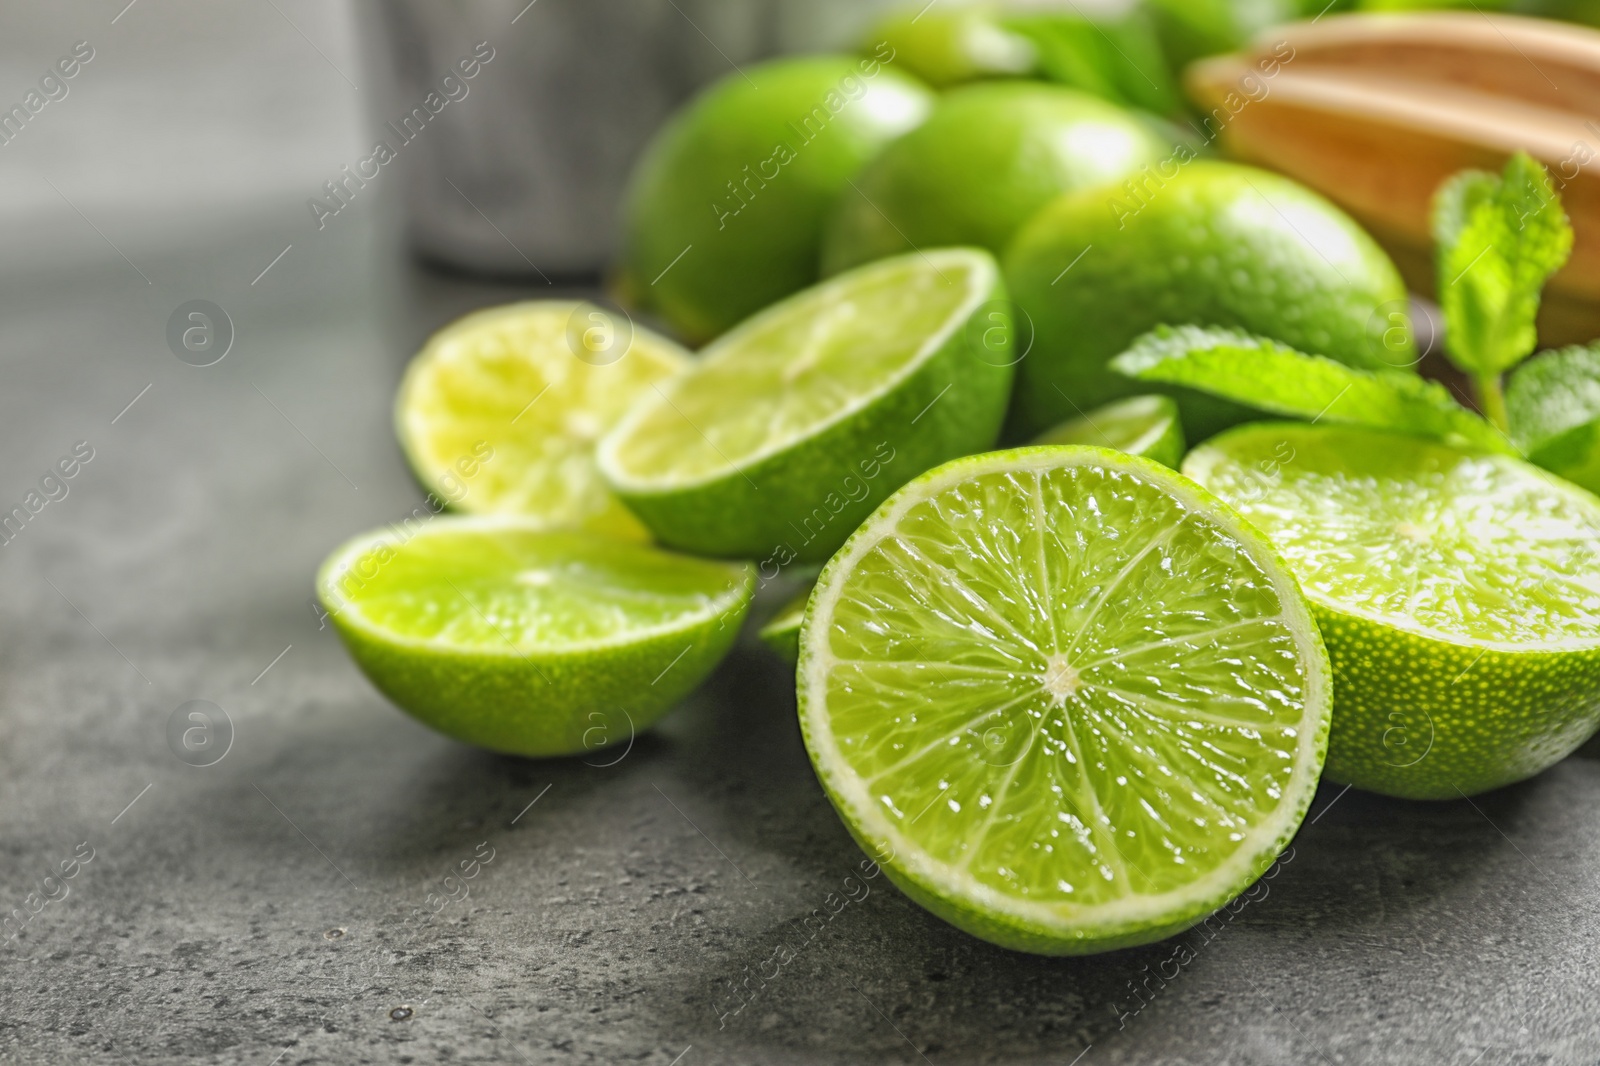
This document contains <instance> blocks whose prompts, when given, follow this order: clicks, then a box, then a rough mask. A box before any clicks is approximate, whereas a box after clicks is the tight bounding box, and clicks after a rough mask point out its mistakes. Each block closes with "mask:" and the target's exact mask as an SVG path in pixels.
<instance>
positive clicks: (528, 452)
mask: <svg viewBox="0 0 1600 1066" xmlns="http://www.w3.org/2000/svg"><path fill="white" fill-rule="evenodd" d="M586 308H587V309H588V311H589V312H590V314H591V315H598V316H599V320H600V322H601V326H602V327H603V328H605V329H606V330H609V331H610V333H611V337H610V340H611V341H612V343H613V344H616V345H619V346H620V345H625V346H626V347H625V349H624V350H622V351H620V352H607V351H599V352H593V353H588V352H586V353H585V357H582V358H580V356H579V355H578V354H577V353H576V351H575V349H574V344H575V343H580V342H582V340H583V339H584V338H586V337H587V336H588V333H587V332H586V329H587V327H588V321H587V318H584V317H582V316H583V313H584V311H585V309H586ZM580 319H581V320H580ZM690 365H691V357H690V355H689V353H688V352H687V351H685V350H684V349H682V348H680V347H679V346H678V345H676V344H674V343H673V342H671V341H669V340H667V339H666V338H664V337H661V336H658V335H657V334H655V333H652V332H651V331H649V330H647V329H645V328H643V327H635V326H632V325H631V324H630V323H627V322H626V321H624V320H620V318H619V316H617V315H615V314H614V313H612V312H607V311H605V310H604V309H602V308H599V307H596V306H594V305H590V304H585V303H584V302H582V301H571V300H537V301H527V302H523V303H515V304H506V305H503V306H499V307H491V308H485V309H483V310H479V311H475V312H473V313H471V314H468V315H466V316H464V317H462V318H460V319H457V320H456V321H454V322H452V323H450V324H449V325H447V326H445V327H444V328H443V329H441V330H439V331H438V332H437V333H435V334H434V335H433V336H432V337H430V338H429V339H428V342H427V343H426V344H425V345H424V346H423V348H422V350H421V351H420V352H419V353H418V354H417V356H416V358H414V359H413V360H412V361H411V364H410V365H409V366H408V367H407V369H406V373H405V377H404V378H403V380H402V382H401V385H400V388H399V390H398V392H397V394H396V399H395V411H394V422H395V432H396V435H397V436H398V437H399V440H400V443H401V447H402V450H403V451H404V452H405V455H406V460H407V462H408V463H409V464H410V466H411V468H412V471H413V472H414V473H415V474H416V477H417V479H418V480H419V481H420V482H421V483H422V484H423V486H424V487H425V488H427V489H428V490H429V492H430V493H431V494H432V496H433V498H434V500H436V501H437V503H438V505H439V506H440V507H448V508H450V509H451V510H455V511H461V512H464V513H468V514H520V515H526V516H528V517H531V518H538V519H542V520H543V521H544V523H545V525H546V526H548V527H550V528H562V527H574V528H586V529H594V530H596V531H598V532H603V533H609V534H612V535H616V536H626V537H630V538H632V539H636V540H643V539H647V535H646V534H645V532H644V529H643V527H642V526H640V525H639V523H638V521H637V519H635V518H634V517H633V516H632V515H631V514H630V513H629V512H628V511H627V510H626V509H625V508H624V507H623V506H622V504H621V503H620V502H619V501H618V500H617V499H616V498H615V497H614V496H612V495H611V493H610V492H609V491H608V490H607V489H606V487H605V484H604V481H603V480H602V479H601V477H600V475H599V472H598V471H597V470H596V469H595V463H594V448H595V443H596V441H597V440H598V438H599V436H600V435H602V434H603V433H604V432H605V431H606V430H608V429H610V427H611V426H612V425H614V424H615V423H616V422H617V421H618V420H619V419H620V418H621V417H622V415H623V413H624V412H625V411H626V410H627V408H628V407H629V406H631V404H632V403H633V401H634V400H635V399H636V397H637V396H638V395H640V393H641V392H644V391H647V390H648V389H649V388H650V386H651V385H653V384H655V383H658V382H664V381H666V380H668V379H669V378H672V377H676V376H678V375H679V374H681V373H683V372H684V371H685V370H686V369H688V367H689V366H690Z"/></svg>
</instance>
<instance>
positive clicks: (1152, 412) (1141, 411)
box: [1033, 395, 1184, 470]
mask: <svg viewBox="0 0 1600 1066" xmlns="http://www.w3.org/2000/svg"><path fill="white" fill-rule="evenodd" d="M1033 443H1034V444H1087V445H1091V446H1093V447H1097V448H1112V449H1114V450H1116V451H1119V452H1126V453H1127V454H1129V455H1139V456H1143V457H1144V458H1146V459H1152V460H1154V461H1156V462H1158V463H1160V464H1161V465H1162V466H1167V467H1171V468H1172V469H1174V470H1176V469H1177V468H1178V464H1179V463H1180V462H1182V461H1183V449H1184V439H1183V424H1182V422H1181V421H1180V420H1179V417H1178V404H1177V401H1176V400H1173V399H1172V398H1171V397H1170V396H1154V395H1150V396H1130V397H1128V398H1127V399H1126V400H1118V401H1116V402H1114V403H1108V404H1106V405H1105V406H1104V407H1097V408H1095V409H1094V410H1093V411H1090V412H1089V413H1087V414H1085V415H1080V416H1079V417H1077V418H1074V419H1071V420H1070V421H1067V422H1063V423H1062V424H1061V425H1059V426H1056V427H1055V428H1054V429H1050V430H1046V431H1045V432H1044V433H1042V434H1040V435H1039V437H1038V438H1036V439H1035V440H1034V441H1033Z"/></svg>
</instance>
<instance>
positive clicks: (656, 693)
mask: <svg viewBox="0 0 1600 1066" xmlns="http://www.w3.org/2000/svg"><path fill="white" fill-rule="evenodd" d="M317 587H318V592H319V594H320V596H321V598H322V602H323V604H324V606H325V607H326V608H327V610H328V613H329V614H330V615H331V616H332V618H333V620H334V622H335V624H336V626H337V628H338V630H339V634H340V636H341V637H342V638H343V639H344V642H345V644H346V646H347V647H348V648H349V649H350V652H351V654H352V656H354V658H355V659H356V662H357V663H358V664H359V665H360V666H361V668H362V669H363V671H365V672H366V674H367V676H368V677H369V678H371V679H372V681H373V683H374V684H375V685H377V686H378V688H380V689H381V690H382V691H383V692H384V693H385V694H386V695H387V696H389V698H390V699H392V700H394V702H395V703H397V704H399V705H400V706H401V707H403V708H404V709H405V710H407V711H409V712H410V713H411V714H413V715H415V716H416V717H417V718H419V719H421V720H422V721H423V722H426V723H427V724H428V725H431V726H433V727H434V728H435V729H438V730H439V731H440V732H442V733H445V734H447V735H449V736H453V737H456V738H458V739H460V740H464V741H467V742H468V743H472V744H478V745H481V746H483V747H487V748H493V749H494V750H497V751H506V752H514V753H518V754H524V755H563V754H571V753H574V752H579V751H583V750H586V749H589V748H593V747H598V746H601V745H602V744H606V743H616V742H619V741H620V740H623V739H625V738H626V737H628V736H631V735H632V734H633V731H634V730H640V729H644V728H646V727H647V726H649V725H650V724H651V723H652V722H653V721H655V719H656V718H658V717H660V716H661V715H662V714H663V713H665V712H666V711H667V710H668V709H669V708H670V707H671V706H672V704H673V703H675V702H676V701H677V700H678V699H679V698H680V697H681V696H683V695H684V694H685V693H687V692H688V691H689V690H690V689H692V688H693V687H694V686H695V685H696V684H698V683H699V681H700V680H701V679H702V678H704V677H705V675H706V674H707V673H708V672H709V671H710V670H711V668H712V667H714V666H715V665H716V664H717V662H719V661H720V660H721V658H722V656H723V655H724V654H725V653H726V652H727V650H728V648H729V647H730V646H731V644H732V642H733V638H734V635H735V634H736V633H737V631H738V628H739V623H740V620H741V619H742V618H743V616H744V613H745V611H746V610H747V609H748V607H749V604H750V599H751V596H752V594H753V588H754V574H753V572H752V570H751V569H750V568H749V567H748V566H743V565H736V564H729V563H716V562H709V561H706V560H701V559H691V558H688V557H685V556H680V555H674V554H671V553H668V552H663V551H659V550H657V549H654V548H649V547H645V546H642V545H637V544H631V543H628V542H625V541H620V540H611V539H607V538H604V537H599V536H596V535H594V534H591V533H575V532H564V531H556V532H551V531H546V530H542V529H541V528H540V527H539V525H538V524H537V523H535V522H530V521H528V520H527V519H520V518H506V517H441V518H435V519H432V520H430V521H429V523H428V524H427V525H425V526H423V527H421V528H420V529H414V528H406V527H403V526H396V527H391V528H389V529H386V530H381V531H378V532H376V533H370V534H367V535H365V536H362V537H358V538H356V539H355V540H352V541H350V542H349V543H348V544H346V545H344V546H343V547H341V548H340V549H339V550H338V551H336V552H334V554H333V555H332V556H330V557H329V559H328V561H327V562H326V563H324V564H323V568H322V571H321V573H320V574H319V575H318V579H317ZM602 738H603V739H602Z"/></svg>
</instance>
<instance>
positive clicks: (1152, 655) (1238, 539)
mask: <svg viewBox="0 0 1600 1066" xmlns="http://www.w3.org/2000/svg"><path fill="white" fill-rule="evenodd" d="M798 683H799V703H800V724H801V731H802V733H803V735H804V737H805V742H806V747H807V749H808V750H809V752H810V754H811V759H812V762H813V763H814V764H815V766H816V769H817V774H818V776H819V777H820V778H821V781H822V784H823V787H824V789H825V790H826V791H827V793H828V796H829V798H830V799H831V800H832V801H833V804H834V806H835V807H836V808H837V809H838V811H839V814H840V816H841V817H842V818H843V819H844V822H845V824H846V826H848V827H849V829H850V831H851V833H852V834H854V836H855V837H856V839H857V841H858V842H859V843H861V844H862V846H863V847H865V848H867V849H868V850H870V851H871V852H873V853H874V855H875V856H877V857H879V861H880V862H881V863H882V865H883V866H884V868H885V870H886V871H887V872H888V874H889V876H890V877H891V878H892V879H893V880H894V881H895V883H896V884H898V885H900V887H901V888H903V889H904V890H905V891H906V893H907V894H908V895H910V896H911V897H912V898H913V899H915V900H916V901H917V902H919V903H921V904H922V905H923V906H925V907H927V908H928V909H929V910H931V911H932V912H933V913H935V914H937V915H938V916H940V917H941V918H943V919H945V920H946V921H948V922H951V923H952V924H954V925H956V926H959V927H960V928H962V929H965V930H967V931H968V932H971V933H974V934H975V935H977V936H981V937H983V938H984V939H986V940H991V941H993V942H994V943H997V944H1001V945H1004V946H1006V947H1012V948H1017V949H1020V950H1025V951H1035V952H1041V953H1045V954H1082V953H1088V952H1094V951H1104V950H1109V949H1111V948H1116V947H1123V946H1127V945H1132V944H1141V943H1146V942H1149V941H1152V940H1159V939H1161V938H1162V937H1166V936H1169V935H1171V934H1173V933H1175V932H1178V931H1180V930H1182V929H1185V928H1187V927H1188V926H1190V925H1192V924H1194V923H1195V922H1197V921H1199V920H1200V919H1202V918H1204V917H1205V916H1206V915H1207V914H1209V913H1211V912H1212V911H1213V910H1214V909H1216V908H1217V907H1218V906H1220V905H1222V904H1223V903H1225V902H1227V901H1228V900H1230V899H1232V898H1233V897H1234V896H1236V895H1237V894H1238V893H1239V892H1241V891H1243V890H1244V889H1245V888H1246V887H1248V886H1249V885H1250V884H1251V882H1252V881H1254V880H1255V879H1256V878H1257V877H1259V876H1260V875H1261V873H1262V872H1263V871H1264V870H1265V869H1266V868H1267V866H1268V865H1270V863H1271V862H1272V860H1273V858H1274V857H1275V856H1276V855H1277V854H1278V852H1279V851H1280V850H1281V849H1282V848H1283V847H1284V845H1285V844H1287V843H1288V841H1289V839H1290V838H1291V837H1292V836H1293V835H1294V833H1295V830H1296V828H1297V827H1298V826H1299V824H1300V821H1301V819H1302V818H1303V817H1304V816H1305V812H1306V808H1307V806H1308V805H1309V803H1310V801H1311V796H1312V793H1313V791H1314V790H1315V789H1316V784H1317V776H1318V774H1319V772H1320V771H1321V769H1322V757H1323V752H1324V750H1325V745H1326V742H1327V730H1328V705H1329V695H1330V694H1329V685H1330V679H1329V675H1328V663H1327V657H1326V655H1325V654H1324V652H1323V650H1322V642H1321V640H1320V639H1319V637H1318V636H1317V630H1316V625H1315V624H1314V622H1313V621H1312V618H1311V613H1310V609H1309V608H1308V607H1307V605H1306V602H1305V600H1304V598H1303V597H1302V596H1301V595H1300V591H1299V589H1298V588H1297V587H1296V585H1295V582H1294V578H1293V577H1292V576H1291V575H1290V573H1289V571H1288V569H1287V568H1286V567H1285V566H1284V565H1283V563H1282V562H1281V561H1280V560H1279V559H1278V557H1277V554H1276V553H1275V552H1274V551H1273V550H1272V547H1271V545H1269V544H1268V543H1267V541H1266V539H1265V538H1264V537H1262V536H1261V535H1260V534H1259V533H1258V532H1256V531H1255V530H1254V529H1252V528H1251V527H1250V526H1249V525H1247V524H1246V523H1245V522H1244V521H1243V520H1242V519H1241V518H1239V516H1238V515H1237V514H1235V513H1234V512H1233V511H1232V510H1230V509H1229V508H1228V507H1227V506H1225V505H1223V504H1222V503H1220V502H1218V501H1217V500H1216V499H1215V498H1214V497H1212V496H1211V494H1210V493H1208V492H1206V491H1205V490H1203V489H1201V488H1199V487H1198V486H1196V485H1194V484H1193V483H1191V482H1189V481H1187V480H1185V479H1184V478H1182V477H1180V476H1179V475H1177V474H1176V473H1174V472H1172V471H1170V470H1168V469H1166V468H1165V467H1162V466H1160V465H1158V464H1156V463H1153V462H1150V461H1149V460H1146V459H1139V458H1134V457H1132V456H1127V455H1123V454H1120V453H1118V452H1113V451H1109V450H1106V449H1101V448H1084V447H1043V448H1022V449H1017V450H1015V451H1006V452H994V453H990V454H987V455H978V456H971V457H969V458H966V459H959V460H956V461H955V462H952V463H948V464H946V465H944V466H942V467H939V468H938V469H936V470H933V471H930V472H929V473H927V474H925V475H923V476H922V477H920V478H918V479H917V480H916V481H914V482H912V483H911V484H909V485H907V486H906V487H905V488H903V489H901V490H900V491H899V492H898V493H896V494H895V495H894V496H892V497H890V499H889V500H888V501H887V502H886V503H884V504H883V506H882V507H880V508H879V509H878V510H877V511H876V512H875V513H874V514H873V515H872V517H871V518H870V519H868V520H867V522H866V523H865V524H864V525H863V526H862V527H861V529H860V530H859V531H857V533H856V534H855V535H854V536H853V537H851V538H850V541H849V542H848V543H847V544H846V545H845V546H844V548H843V549H841V550H840V552H839V553H838V554H837V555H835V556H834V557H833V559H831V560H830V561H829V562H828V564H827V565H826V566H825V567H824V568H823V571H822V575H821V577H820V578H819V579H818V581H817V588H816V591H815V592H814V593H813V594H812V599H811V605H810V608H809V610H808V613H807V616H806V620H805V623H804V625H803V627H802V630H801V637H800V665H799V670H798Z"/></svg>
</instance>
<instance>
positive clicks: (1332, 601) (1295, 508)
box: [1183, 423, 1600, 799]
mask: <svg viewBox="0 0 1600 1066" xmlns="http://www.w3.org/2000/svg"><path fill="white" fill-rule="evenodd" d="M1183 469H1184V472H1185V473H1186V474H1188V475H1189V476H1191V477H1193V478H1194V479H1196V480H1197V481H1199V482H1200V483H1201V484H1203V485H1205V486H1207V487H1208V488H1210V489H1211V490H1212V491H1213V492H1215V493H1217V494H1218V495H1219V496H1221V497H1222V498H1223V499H1225V500H1228V501H1229V502H1230V503H1232V504H1234V505H1235V506H1236V507H1238V508H1239V510H1240V511H1241V512H1243V514H1244V515H1245V517H1246V518H1248V519H1249V520H1250V521H1251V522H1252V523H1253V524H1254V525H1256V526H1257V527H1258V528H1260V529H1261V530H1262V531H1263V532H1265V533H1266V534H1267V535H1268V536H1269V537H1271V538H1272V541H1273V543H1274V544H1275V545H1276V546H1277V548H1278V550H1279V551H1280V552H1282V553H1283V556H1284V558H1285V559H1286V560H1287V561H1288V562H1289V565H1290V566H1291V567H1293V568H1294V571H1295V573H1296V575H1297V576H1298V577H1299V579H1300V584H1301V586H1302V588H1304V590H1305V593H1306V596H1307V597H1308V598H1309V599H1310V601H1311V604H1312V608H1313V610H1314V611H1315V613H1316V616H1317V621H1318V624H1319V625H1320V626H1321V628H1322V634H1323V637H1324V639H1325V640H1326V641H1327V645H1328V654H1329V656H1330V658H1331V659H1332V662H1333V671H1334V690H1335V693H1336V696H1335V700H1334V709H1333V733H1332V737H1331V739H1330V741H1329V747H1328V767H1327V769H1328V776H1329V777H1330V778H1332V779H1334V780H1336V781H1341V782H1346V783H1349V784H1353V785H1355V786H1356V787H1357V788H1364V789H1368V790H1370V791H1374V792H1382V793H1386V794H1388V795H1394V796H1404V797H1408V798H1412V799H1456V798H1458V797H1460V796H1462V795H1471V794H1473V793H1475V792H1482V791H1485V790H1487V789H1491V788H1497V787H1499V786H1501V785H1505V784H1509V783H1511V782H1513V781H1517V780H1521V779H1522V778H1525V777H1530V776H1532V775H1533V774H1536V773H1538V772H1539V771H1541V770H1543V769H1545V768H1546V767H1548V766H1550V765H1552V764H1553V763H1555V762H1557V761H1559V760H1560V759H1562V758H1564V757H1566V756H1567V755H1568V754H1570V753H1571V752H1572V750H1573V749H1574V748H1576V747H1578V745H1580V744H1582V743H1583V742H1584V740H1586V739H1587V738H1588V737H1589V736H1590V735H1591V734H1593V733H1594V731H1595V728H1596V726H1597V724H1600V500H1597V499H1596V498H1595V497H1594V496H1592V495H1590V494H1589V493H1587V492H1585V491H1583V490H1582V489H1579V488H1577V487H1575V486H1573V485H1570V484H1568V483H1566V482H1564V481H1562V480H1561V479H1560V478H1557V477H1555V476H1553V475H1551V474H1548V473H1546V472H1545V471H1542V470H1540V469H1538V468H1537V467H1534V466H1532V465H1530V464H1528V463H1525V462H1523V461H1521V460H1519V459H1514V458H1512V457H1510V456H1506V455H1498V454H1477V453H1470V452H1464V451H1458V450H1456V449H1453V448H1450V447H1448V446H1447V445H1443V444H1437V443H1432V442H1429V441H1424V440H1421V439H1418V438H1415V437H1408V436H1400V435H1397V434H1391V433H1381V432H1377V431H1373V430H1363V429H1356V428H1345V427H1330V426H1306V425H1283V424H1261V423H1258V424H1255V425H1250V426H1243V427H1240V428H1239V429H1236V430H1233V431H1231V432H1229V433H1225V434H1223V435H1222V436H1220V437H1216V438H1214V439H1213V440H1211V441H1208V442H1207V443H1205V444H1203V445H1201V446H1200V447H1198V448H1196V449H1195V450H1194V451H1192V452H1190V453H1189V456H1188V458H1187V459H1186V460H1185V461H1184V465H1183Z"/></svg>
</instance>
